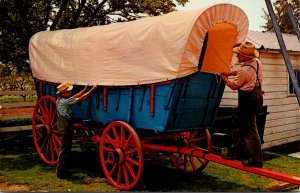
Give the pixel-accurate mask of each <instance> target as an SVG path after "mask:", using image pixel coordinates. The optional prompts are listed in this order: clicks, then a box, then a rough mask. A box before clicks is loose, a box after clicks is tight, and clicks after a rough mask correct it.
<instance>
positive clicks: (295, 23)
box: [286, 3, 300, 42]
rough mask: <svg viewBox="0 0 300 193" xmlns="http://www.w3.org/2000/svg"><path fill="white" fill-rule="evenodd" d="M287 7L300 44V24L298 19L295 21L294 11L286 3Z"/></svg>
mask: <svg viewBox="0 0 300 193" xmlns="http://www.w3.org/2000/svg"><path fill="white" fill-rule="evenodd" d="M286 6H287V10H288V14H289V16H290V20H291V22H292V24H293V28H294V31H295V33H296V35H297V37H298V40H299V42H300V30H299V28H298V25H299V22H296V19H295V16H294V15H293V13H292V9H291V6H290V4H289V3H286Z"/></svg>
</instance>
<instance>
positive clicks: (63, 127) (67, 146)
mask: <svg viewBox="0 0 300 193" xmlns="http://www.w3.org/2000/svg"><path fill="white" fill-rule="evenodd" d="M96 88H97V85H94V86H93V87H92V89H90V90H89V91H88V92H87V90H88V86H85V87H84V89H83V90H81V91H80V92H78V93H77V94H75V95H73V96H72V93H71V91H72V89H73V85H72V84H70V83H62V84H60V85H59V86H58V87H57V90H58V91H57V93H56V94H57V95H58V97H57V101H56V106H57V128H58V131H59V134H60V143H61V145H60V149H59V155H58V164H57V167H56V175H57V177H58V178H61V179H66V178H69V177H71V173H70V172H69V171H68V169H67V168H68V167H67V161H68V159H69V157H70V153H71V148H72V139H73V132H74V131H73V127H72V125H73V123H72V111H71V107H72V105H74V104H76V103H79V102H81V101H83V100H85V99H87V98H88V97H89V96H90V95H91V93H92V92H93V91H94V90H96Z"/></svg>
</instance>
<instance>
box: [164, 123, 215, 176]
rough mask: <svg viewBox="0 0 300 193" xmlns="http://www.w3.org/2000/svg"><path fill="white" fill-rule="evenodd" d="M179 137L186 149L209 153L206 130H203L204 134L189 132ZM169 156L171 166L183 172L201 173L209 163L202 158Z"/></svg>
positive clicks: (209, 147) (183, 155)
mask: <svg viewBox="0 0 300 193" xmlns="http://www.w3.org/2000/svg"><path fill="white" fill-rule="evenodd" d="M179 135H180V137H181V139H182V140H183V141H184V142H185V145H186V146H187V147H189V148H192V149H197V150H202V151H203V152H207V153H209V152H211V137H210V134H209V131H208V129H206V130H205V133H202V132H200V131H191V132H181V133H180V134H179ZM169 156H170V159H171V161H172V165H173V166H174V167H176V168H177V169H179V170H182V171H185V172H201V171H202V170H203V169H204V168H205V167H206V166H207V164H208V162H209V161H208V160H206V159H204V158H200V157H195V156H191V155H185V154H178V153H170V154H169Z"/></svg>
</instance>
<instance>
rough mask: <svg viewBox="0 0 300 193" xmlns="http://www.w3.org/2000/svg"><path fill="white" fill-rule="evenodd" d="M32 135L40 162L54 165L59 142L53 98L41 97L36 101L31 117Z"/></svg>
mask: <svg viewBox="0 0 300 193" xmlns="http://www.w3.org/2000/svg"><path fill="white" fill-rule="evenodd" d="M32 134H33V141H34V145H35V148H36V151H37V153H38V155H39V157H40V158H41V160H42V161H43V162H44V163H45V164H47V165H56V164H57V162H58V154H59V146H60V140H59V135H58V130H57V115H56V103H55V98H54V97H52V96H43V97H41V98H40V99H39V100H38V101H37V103H36V105H35V108H34V112H33V117H32Z"/></svg>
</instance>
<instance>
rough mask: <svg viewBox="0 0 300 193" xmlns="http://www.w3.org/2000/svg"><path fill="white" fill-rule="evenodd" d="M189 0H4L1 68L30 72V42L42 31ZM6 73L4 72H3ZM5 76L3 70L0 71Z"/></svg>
mask: <svg viewBox="0 0 300 193" xmlns="http://www.w3.org/2000/svg"><path fill="white" fill-rule="evenodd" d="M187 2H188V0H102V1H99V0H14V1H12V0H1V1H0V68H3V69H4V70H1V73H2V72H4V73H8V72H9V71H11V69H12V68H13V69H15V70H16V71H17V72H22V73H27V74H30V67H29V54H28V43H29V40H30V38H31V36H32V35H33V34H35V33H37V32H39V31H44V30H50V31H53V30H59V29H72V28H78V27H87V26H94V25H105V24H110V23H113V22H123V21H130V20H135V19H138V18H141V17H145V16H156V15H161V14H164V13H168V12H171V11H174V10H175V8H176V5H185V3H187ZM4 75H5V74H4ZM1 76H3V74H1Z"/></svg>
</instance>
